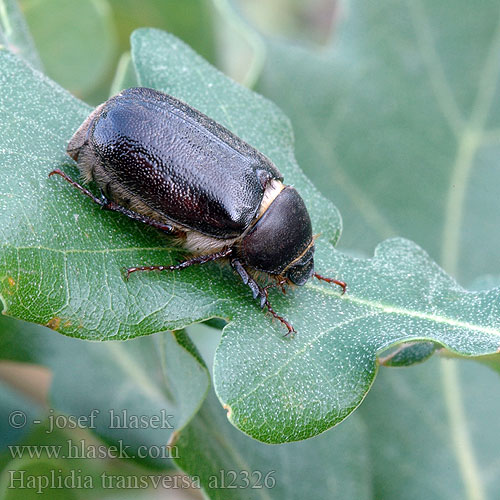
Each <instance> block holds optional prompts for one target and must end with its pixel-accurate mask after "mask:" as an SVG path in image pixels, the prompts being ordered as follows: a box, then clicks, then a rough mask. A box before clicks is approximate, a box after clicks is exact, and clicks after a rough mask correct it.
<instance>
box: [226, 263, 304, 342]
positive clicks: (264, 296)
mask: <svg viewBox="0 0 500 500" xmlns="http://www.w3.org/2000/svg"><path fill="white" fill-rule="evenodd" d="M231 266H233V268H234V269H235V271H236V272H237V273H238V274H239V275H240V277H241V279H242V281H243V283H245V284H246V285H248V286H249V287H250V289H251V290H252V295H253V298H254V299H256V298H257V297H259V296H260V307H261V309H264V306H265V307H267V310H268V311H269V312H270V313H271V315H272V316H273V317H274V318H276V319H277V320H278V321H280V322H281V323H283V324H284V325H285V326H286V328H287V330H288V332H287V333H286V334H285V336H288V335H290V334H291V333H296V332H295V329H294V328H293V326H292V325H291V324H290V323H289V322H288V321H287V320H286V319H285V318H283V316H280V315H279V314H278V313H277V312H276V311H275V310H274V309H273V307H272V306H271V303H270V302H269V298H268V290H269V289H270V288H274V287H276V286H280V287H283V285H284V284H285V283H286V282H287V280H286V279H282V280H281V281H279V282H277V283H273V284H271V285H267V286H265V287H261V286H259V285H258V284H257V282H256V281H255V280H254V279H253V278H252V277H251V276H250V275H249V274H248V272H247V270H246V269H245V267H244V266H243V264H242V263H241V262H240V261H239V260H237V259H233V260H231Z"/></svg>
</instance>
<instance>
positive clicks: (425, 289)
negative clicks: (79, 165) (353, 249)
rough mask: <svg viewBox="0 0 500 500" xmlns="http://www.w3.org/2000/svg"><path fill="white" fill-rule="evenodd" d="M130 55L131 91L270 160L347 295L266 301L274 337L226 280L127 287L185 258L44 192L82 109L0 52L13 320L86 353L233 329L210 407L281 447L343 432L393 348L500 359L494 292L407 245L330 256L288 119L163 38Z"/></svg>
mask: <svg viewBox="0 0 500 500" xmlns="http://www.w3.org/2000/svg"><path fill="white" fill-rule="evenodd" d="M132 58H133V61H134V64H135V68H136V72H137V78H138V82H139V83H140V84H141V85H147V86H151V87H155V88H158V89H161V90H164V91H167V92H169V93H171V94H173V95H175V96H176V97H179V98H181V99H183V100H185V101H186V102H188V103H190V104H191V105H193V106H195V107H196V108H198V109H200V110H201V111H203V112H205V113H207V114H208V115H209V116H211V117H213V118H214V119H216V120H217V121H219V122H221V123H222V124H224V125H226V126H227V127H229V128H230V129H231V130H232V131H233V132H235V133H237V134H238V135H240V136H241V137H243V138H244V139H245V140H247V141H248V142H250V143H251V144H252V145H254V146H256V147H257V148H258V149H259V150H261V151H262V152H263V153H265V154H267V155H268V156H269V157H270V158H271V159H272V160H273V161H274V162H275V163H276V165H277V166H278V168H279V169H280V170H281V171H282V172H283V174H284V176H285V180H286V182H288V183H293V184H294V185H295V186H296V187H297V188H298V189H299V191H300V192H301V193H302V194H303V195H304V199H305V200H306V203H307V205H308V207H309V209H310V213H311V216H312V219H313V224H314V228H315V231H318V232H321V234H322V236H321V237H320V238H319V239H318V240H317V252H316V256H317V258H316V263H317V269H318V270H320V271H321V272H322V273H323V274H327V275H332V276H334V277H339V278H342V279H345V281H347V283H348V287H349V288H348V293H347V294H346V295H344V296H341V295H340V293H339V290H338V289H336V288H335V287H332V286H330V285H327V284H325V283H318V282H309V283H308V284H307V285H306V286H305V287H304V288H301V289H295V290H291V291H290V293H288V294H287V295H286V296H282V295H281V294H279V293H273V294H272V295H271V300H272V302H273V305H274V306H275V308H276V309H277V310H278V311H279V312H280V313H282V314H283V315H285V316H286V317H287V318H288V319H289V320H290V321H291V322H292V324H294V326H295V327H296V329H297V331H298V334H297V336H296V337H295V338H284V337H283V330H282V329H281V328H280V325H279V324H275V323H271V321H270V320H269V318H268V317H266V316H265V315H264V314H263V313H262V312H261V311H260V310H259V308H258V305H257V304H256V303H255V302H254V301H252V300H251V295H250V292H249V290H248V289H246V288H245V287H244V286H243V285H242V284H241V283H240V282H239V280H238V279H237V277H236V276H235V275H234V274H233V273H232V272H231V270H230V269H227V268H223V267H221V266H217V265H216V264H213V265H207V266H201V267H199V268H191V269H187V270H185V271H183V272H182V273H170V274H168V273H166V274H149V273H144V274H142V275H139V276H134V277H133V278H131V279H130V280H129V282H126V281H125V280H124V279H123V276H122V274H121V270H122V268H123V267H126V266H131V265H141V264H153V263H161V264H170V263H172V262H174V260H175V259H177V258H179V257H180V253H179V250H176V249H174V248H173V247H172V246H171V243H170V241H169V240H168V238H166V237H164V236H162V235H160V234H158V233H157V232H156V231H154V230H152V229H150V228H147V227H143V226H142V225H140V224H137V223H134V222H132V221H129V220H126V219H125V218H123V217H120V216H119V214H113V213H105V212H103V211H101V210H100V209H99V207H96V206H94V205H93V204H92V202H91V201H90V200H88V199H86V198H83V197H82V195H81V194H80V193H78V192H77V191H75V190H74V189H73V188H71V186H69V185H68V184H66V183H64V182H63V181H62V180H61V179H53V178H52V179H47V177H46V174H47V172H48V171H50V170H51V169H52V168H54V167H63V168H64V169H65V170H66V171H67V172H68V173H70V174H71V175H73V176H74V177H76V175H77V174H76V169H75V167H74V166H72V162H70V161H69V159H68V158H67V157H66V156H65V154H64V149H65V145H66V143H67V141H68V140H69V138H70V137H71V134H72V132H73V131H74V130H75V129H76V128H77V127H78V125H79V124H80V123H81V121H82V120H83V119H84V117H85V116H86V115H87V114H88V112H89V111H90V110H89V108H88V107H87V106H85V105H83V104H81V103H80V102H78V101H77V100H75V99H74V98H72V97H71V96H70V95H68V94H67V93H66V92H64V91H62V90H61V89H60V88H59V87H57V86H56V85H55V84H53V83H52V82H50V81H49V80H47V79H45V78H44V77H42V76H41V75H40V74H39V73H37V72H35V71H34V70H32V69H31V68H29V67H27V66H26V65H24V64H23V63H22V62H21V61H20V60H19V59H17V58H15V57H14V56H12V55H11V54H9V53H8V52H6V51H2V52H0V67H2V73H1V76H0V84H1V83H2V80H1V79H2V78H3V79H6V78H9V80H10V81H14V80H15V81H20V82H21V81H22V82H23V85H16V86H9V87H7V86H5V85H3V86H1V87H0V88H2V90H3V91H2V93H1V94H0V109H2V110H3V111H2V113H4V118H3V122H4V123H5V126H4V127H3V129H2V130H1V131H0V144H1V149H0V150H1V151H2V152H3V156H2V158H1V160H0V161H1V162H2V164H4V165H8V166H9V168H6V169H4V170H6V171H7V174H6V175H5V176H4V188H3V190H4V195H3V196H2V197H1V198H0V201H1V203H2V204H1V205H0V218H1V225H0V230H1V231H2V242H3V246H2V253H1V257H0V277H1V280H0V292H1V297H2V300H3V302H4V306H5V309H6V311H7V313H8V314H10V315H13V316H16V317H20V318H23V319H26V320H29V321H34V322H38V323H42V324H47V325H48V326H50V327H52V328H54V329H57V330H58V331H60V332H61V333H64V334H66V335H71V336H78V337H82V338H87V339H96V340H97V339H126V338H131V337H135V336H138V335H147V334H150V333H155V332H157V331H161V330H165V329H177V328H182V327H184V326H185V325H188V324H190V323H193V322H198V321H201V320H205V319H209V318H211V317H216V316H217V317H223V318H227V319H228V320H230V323H229V325H228V326H227V327H226V328H225V329H224V335H223V338H222V342H221V345H220V347H219V349H218V350H217V354H216V359H215V365H214V379H215V388H216V392H217V395H218V397H219V399H220V400H221V402H222V403H223V404H224V405H225V406H226V408H227V410H228V411H229V418H230V420H231V421H232V422H233V423H234V424H235V425H236V426H237V427H239V428H240V429H241V430H243V431H244V432H246V433H248V434H250V435H251V436H253V437H255V438H257V439H259V440H262V441H266V442H275V443H276V442H284V441H294V440H299V439H305V438H307V437H311V436H314V435H316V434H318V433H320V432H322V431H324V430H326V429H328V428H330V427H331V426H333V425H335V424H337V423H339V422H340V421H341V420H343V419H344V418H345V417H346V416H347V415H348V414H349V413H350V412H351V411H352V410H353V409H354V408H356V407H357V406H358V405H359V404H360V402H361V401H362V399H363V397H364V396H365V394H366V392H367V391H368V389H369V388H370V385H371V383H372V381H373V378H374V376H375V373H376V361H375V360H376V355H377V353H378V352H380V351H381V350H383V349H385V348H386V347H388V346H391V345H394V344H397V343H400V342H408V341H412V340H427V341H433V342H436V343H438V344H440V345H443V346H446V347H447V348H448V349H450V350H451V351H453V352H457V353H459V354H461V355H467V356H472V355H476V356H477V355H482V354H491V353H494V352H496V351H497V349H498V347H499V345H500V324H499V323H500V315H499V305H498V304H499V302H498V298H499V295H500V292H499V290H498V289H496V290H491V291H487V292H468V291H466V290H464V289H463V288H461V287H459V286H458V285H457V283H456V282H455V281H454V280H453V279H452V278H450V277H449V276H448V275H446V274H445V273H444V272H443V271H442V270H441V269H440V268H439V267H438V266H437V265H436V264H435V263H434V262H433V261H432V260H431V259H430V258H429V256H428V255H427V254H426V253H425V252H424V251H423V250H422V249H420V248H419V247H418V246H417V245H415V244H414V243H411V242H410V241H407V240H403V239H393V240H388V241H385V242H384V243H382V244H380V245H379V246H378V247H377V249H376V252H375V256H374V257H373V258H372V259H356V258H353V257H349V256H346V255H342V254H340V253H338V252H336V251H335V250H334V249H333V247H332V243H334V242H336V240H337V239H338V237H339V234H340V218H339V215H338V212H337V210H336V209H335V208H334V207H333V205H331V204H330V203H329V202H328V201H327V200H325V199H324V198H322V197H321V196H319V194H318V192H317V191H316V189H315V188H314V187H313V186H312V184H311V183H310V182H309V181H308V180H307V179H306V178H305V177H304V175H303V174H302V173H301V172H300V170H299V168H298V166H297V164H296V162H295V160H294V157H293V140H292V133H291V129H290V125H289V122H288V120H287V119H286V118H285V117H284V115H283V114H282V113H281V112H280V111H279V110H278V109H277V108H276V107H275V106H274V105H272V104H271V103H269V102H268V101H266V100H265V99H263V98H262V97H260V96H257V95H255V94H254V93H252V92H251V91H249V90H247V89H244V88H242V87H240V86H238V85H237V84H235V83H234V82H231V81H230V80H228V79H227V78H226V77H224V76H223V75H222V74H221V73H219V72H217V71H216V70H215V69H214V68H213V67H211V66H210V65H209V64H208V63H206V61H204V60H203V59H202V58H201V57H199V56H197V55H196V54H194V53H193V52H192V50H191V49H189V48H188V47H187V46H185V45H184V44H183V43H182V42H180V41H179V40H178V39H176V38H175V37H173V36H171V35H168V34H166V33H163V32H161V31H157V30H147V29H146V30H139V31H137V32H136V33H135V34H134V36H133V37H132ZM27 89H29V90H27ZM14 165H15V166H16V168H13V167H14Z"/></svg>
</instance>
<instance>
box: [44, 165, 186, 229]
mask: <svg viewBox="0 0 500 500" xmlns="http://www.w3.org/2000/svg"><path fill="white" fill-rule="evenodd" d="M54 174H57V175H60V176H61V177H62V178H63V179H64V180H65V181H67V182H69V183H70V184H71V185H72V186H73V187H75V188H76V189H78V190H79V191H81V192H82V193H83V194H84V195H85V196H88V197H89V198H90V199H91V200H92V201H93V202H94V203H97V204H98V205H99V206H100V207H101V208H102V209H103V210H111V211H113V212H119V213H121V214H123V215H126V216H127V217H129V218H131V219H133V220H136V221H139V222H143V223H144V224H148V225H149V226H153V227H155V228H156V229H161V230H162V231H165V232H167V233H170V234H179V231H177V230H176V229H175V228H174V227H173V226H171V225H170V224H162V223H161V222H158V221H157V220H154V219H151V218H150V217H146V216H145V215H140V214H138V213H136V212H134V211H132V210H129V209H128V208H125V207H122V206H121V205H118V203H115V202H114V201H110V200H108V199H107V198H106V196H105V195H104V193H103V192H101V193H102V195H101V198H98V197H97V196H95V195H94V194H93V193H91V192H90V191H89V190H88V189H87V188H85V187H83V186H82V185H80V184H78V182H75V181H74V180H73V179H71V177H69V176H68V175H67V174H65V173H64V172H63V171H62V170H59V169H58V168H56V169H55V170H52V172H50V174H49V177H50V176H52V175H54Z"/></svg>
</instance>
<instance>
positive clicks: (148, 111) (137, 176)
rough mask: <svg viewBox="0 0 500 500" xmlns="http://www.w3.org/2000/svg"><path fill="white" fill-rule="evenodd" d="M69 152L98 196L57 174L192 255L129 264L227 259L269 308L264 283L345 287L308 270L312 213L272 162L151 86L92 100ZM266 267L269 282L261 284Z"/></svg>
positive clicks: (182, 265) (311, 264) (166, 268)
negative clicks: (95, 104)
mask: <svg viewBox="0 0 500 500" xmlns="http://www.w3.org/2000/svg"><path fill="white" fill-rule="evenodd" d="M67 153H68V154H69V156H71V158H73V159H74V160H75V161H76V162H77V164H78V168H79V170H80V173H81V175H82V177H83V180H84V183H88V182H90V181H94V182H95V184H96V185H97V187H98V188H99V190H100V194H101V196H100V197H97V196H95V195H94V194H93V193H92V192H91V191H89V190H88V189H86V188H85V187H83V186H82V185H81V184H79V183H77V182H75V181H74V180H72V179H71V178H70V177H69V176H68V175H66V174H65V173H64V172H63V171H62V170H60V169H55V170H53V171H52V172H50V174H49V176H51V175H54V174H57V175H60V176H61V177H63V178H64V179H65V180H66V181H68V182H69V183H70V184H72V185H73V186H74V187H76V188H77V189H79V190H80V191H81V192H82V193H83V194H85V195H86V196H88V197H89V198H91V199H92V200H93V201H94V202H95V203H97V204H98V205H100V206H101V208H103V209H106V210H112V211H116V212H120V213H122V214H124V215H126V216H128V217H130V218H131V219H134V220H137V221H140V222H143V223H145V224H148V225H150V226H153V227H155V228H158V229H160V230H162V231H164V232H166V233H169V234H171V235H174V236H175V237H176V238H177V240H179V241H180V243H181V245H182V246H183V247H184V248H185V249H186V250H187V251H189V252H190V253H191V255H192V258H190V259H188V260H185V261H183V262H181V263H179V264H177V265H171V266H161V265H152V266H140V267H131V268H128V269H127V279H128V277H129V276H130V274H132V273H134V272H136V271H154V270H158V271H174V270H179V269H184V268H186V267H189V266H191V265H194V264H204V263H206V262H211V261H216V260H222V259H225V260H229V262H230V264H231V266H232V267H233V269H234V270H235V271H236V272H237V273H238V274H239V276H240V277H241V279H242V280H243V283H244V284H246V285H248V286H249V287H250V289H251V291H252V294H253V297H254V299H259V300H260V306H261V308H264V306H265V307H267V310H268V311H269V312H270V313H271V314H272V316H274V317H275V318H276V319H278V320H279V321H280V322H281V323H283V324H284V325H285V326H286V328H287V329H288V333H287V335H288V334H290V333H292V332H295V330H294V328H293V326H292V325H291V324H290V323H289V322H288V321H287V320H286V319H285V318H283V317H282V316H280V315H279V314H277V313H276V312H275V311H274V309H273V308H272V307H271V304H270V303H269V299H268V290H269V288H272V287H275V286H280V287H281V289H282V291H283V292H285V286H286V285H290V284H295V285H299V286H302V285H304V284H305V283H306V282H307V281H308V280H309V278H311V277H312V276H315V277H316V278H317V279H320V280H324V281H327V282H329V283H334V284H336V285H339V286H340V287H341V288H342V293H344V292H345V290H346V284H345V283H344V282H343V281H339V280H336V279H332V278H326V277H324V276H321V275H319V274H318V273H316V272H315V271H314V258H313V254H314V237H313V234H312V226H311V219H310V217H309V214H308V212H307V208H306V206H305V204H304V201H303V200H302V198H301V196H300V195H299V193H298V192H297V190H296V189H295V188H294V187H292V186H287V185H285V184H284V183H283V176H282V175H281V173H280V172H279V171H278V169H277V168H276V166H275V165H274V164H273V163H272V162H271V160H269V159H268V158H267V157H266V156H264V155H263V154H262V153H260V152H259V151H257V150H256V149H255V148H253V147H252V146H250V145H249V144H247V143H246V142H244V141H243V140H242V139H240V138H239V137H237V136H236V135H234V134H233V133H232V132H230V131H229V130H227V129H226V128H225V127H223V126H222V125H220V124H218V123H217V122H215V121H214V120H212V119H211V118H209V117H207V116H206V115H204V114H203V113H201V112H200V111H197V110H196V109H194V108H192V107H191V106H189V105H187V104H186V103H184V102H182V101H180V100H178V99H176V98H174V97H172V96H169V95H167V94H164V93H162V92H159V91H157V90H153V89H149V88H145V87H136V88H130V89H127V90H124V91H122V92H120V93H119V94H117V95H116V96H114V97H112V98H110V99H109V100H107V101H106V102H104V103H103V104H101V105H100V106H98V107H97V108H96V109H95V110H94V111H93V112H92V113H91V114H90V115H89V116H88V118H87V119H86V120H85V121H84V122H83V124H82V125H81V126H80V127H79V128H78V130H77V131H76V132H75V134H74V135H73V137H72V138H71V140H70V141H69V144H68V146H67ZM259 274H263V275H264V276H267V277H268V278H270V279H269V280H268V282H271V284H270V285H266V286H263V285H260V284H259V283H258V282H257V280H256V278H257V276H258V275H259Z"/></svg>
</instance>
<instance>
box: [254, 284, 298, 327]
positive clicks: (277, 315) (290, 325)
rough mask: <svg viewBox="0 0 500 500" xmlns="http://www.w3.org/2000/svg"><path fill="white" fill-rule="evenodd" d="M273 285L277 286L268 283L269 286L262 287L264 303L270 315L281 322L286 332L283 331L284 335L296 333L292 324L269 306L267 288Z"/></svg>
mask: <svg viewBox="0 0 500 500" xmlns="http://www.w3.org/2000/svg"><path fill="white" fill-rule="evenodd" d="M274 286H277V285H269V286H266V287H264V288H263V289H262V292H263V294H264V297H265V301H264V305H265V306H266V307H267V310H268V311H269V312H270V313H271V315H272V316H273V317H274V318H276V319H277V320H278V321H280V322H281V323H283V324H284V325H285V326H286V328H287V330H288V332H287V333H285V337H288V335H290V334H292V333H297V332H296V331H295V328H294V327H293V326H292V324H291V323H289V322H288V321H287V320H286V319H285V318H284V317H283V316H280V315H279V314H278V313H277V312H276V311H275V310H274V309H273V308H272V306H271V303H270V302H269V299H268V293H269V292H268V289H269V288H272V287H274Z"/></svg>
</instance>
